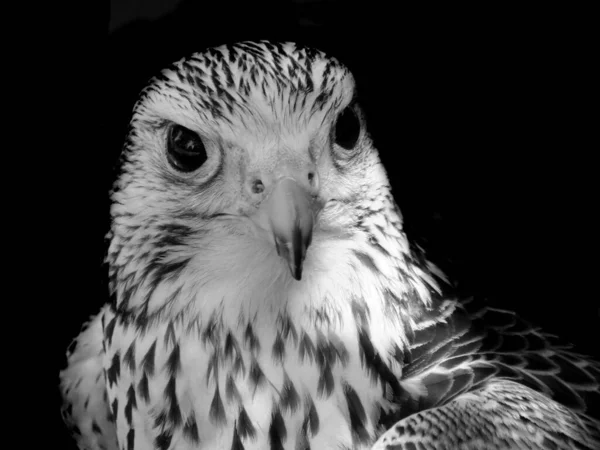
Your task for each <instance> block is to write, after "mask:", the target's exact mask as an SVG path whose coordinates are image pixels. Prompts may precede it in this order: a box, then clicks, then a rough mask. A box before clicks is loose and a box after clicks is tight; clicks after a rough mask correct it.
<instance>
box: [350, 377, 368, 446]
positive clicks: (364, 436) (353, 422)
mask: <svg viewBox="0 0 600 450" xmlns="http://www.w3.org/2000/svg"><path fill="white" fill-rule="evenodd" d="M344 396H345V397H346V403H347V405H348V413H349V415H350V429H351V430H352V437H353V440H354V442H355V443H356V442H358V443H361V444H366V443H368V442H369V439H370V436H369V432H368V431H367V429H366V426H365V425H366V420H367V415H366V413H365V408H364V406H363V404H362V402H361V401H360V397H359V396H358V394H357V393H356V391H355V390H354V388H353V387H352V386H350V385H349V384H347V383H344Z"/></svg>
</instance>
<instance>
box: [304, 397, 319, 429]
mask: <svg viewBox="0 0 600 450" xmlns="http://www.w3.org/2000/svg"><path fill="white" fill-rule="evenodd" d="M302 430H303V432H304V434H305V436H308V430H310V433H311V436H315V435H316V434H317V433H318V432H319V414H318V413H317V408H316V407H315V404H314V402H313V401H312V398H310V397H306V400H305V403H304V421H303V422H302Z"/></svg>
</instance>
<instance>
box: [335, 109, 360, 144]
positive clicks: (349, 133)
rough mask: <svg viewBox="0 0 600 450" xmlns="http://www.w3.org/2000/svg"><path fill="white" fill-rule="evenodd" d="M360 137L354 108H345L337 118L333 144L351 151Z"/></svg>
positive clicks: (358, 123)
mask: <svg viewBox="0 0 600 450" xmlns="http://www.w3.org/2000/svg"><path fill="white" fill-rule="evenodd" d="M359 135H360V121H359V120H358V116H357V115H356V111H355V110H354V108H352V107H350V106H348V107H346V108H345V109H344V110H343V111H342V112H341V113H340V115H339V116H338V118H337V122H336V124H335V143H336V144H337V145H339V146H340V147H342V148H345V149H346V150H351V149H352V148H354V146H355V145H356V142H357V141H358V136H359Z"/></svg>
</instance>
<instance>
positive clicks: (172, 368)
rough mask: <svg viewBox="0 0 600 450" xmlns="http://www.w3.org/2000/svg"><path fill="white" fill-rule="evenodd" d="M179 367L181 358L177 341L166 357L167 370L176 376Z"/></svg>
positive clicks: (172, 375)
mask: <svg viewBox="0 0 600 450" xmlns="http://www.w3.org/2000/svg"><path fill="white" fill-rule="evenodd" d="M180 369H181V359H180V355H179V343H176V344H175V346H174V347H173V350H172V351H171V354H170V355H169V359H167V371H168V373H169V375H170V376H171V377H175V376H177V374H178V373H179V371H180Z"/></svg>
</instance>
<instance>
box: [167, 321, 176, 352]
mask: <svg viewBox="0 0 600 450" xmlns="http://www.w3.org/2000/svg"><path fill="white" fill-rule="evenodd" d="M176 343H177V338H176V337H175V325H173V322H169V323H168V324H167V330H166V331H165V338H164V345H165V348H168V347H169V346H170V345H175V344H176Z"/></svg>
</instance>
